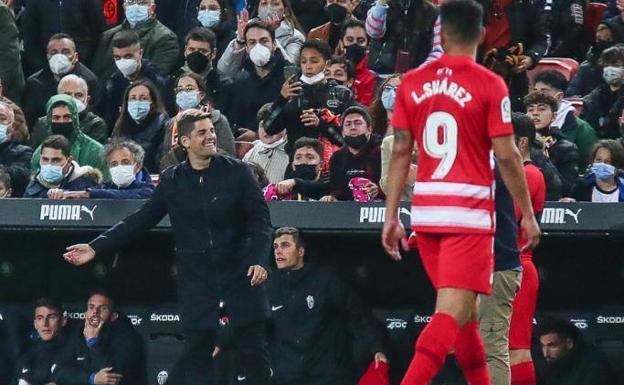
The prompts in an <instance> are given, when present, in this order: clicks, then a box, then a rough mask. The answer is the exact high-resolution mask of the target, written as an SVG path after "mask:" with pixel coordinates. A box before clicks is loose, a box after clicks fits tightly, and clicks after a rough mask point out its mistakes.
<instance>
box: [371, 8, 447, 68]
mask: <svg viewBox="0 0 624 385" xmlns="http://www.w3.org/2000/svg"><path fill="white" fill-rule="evenodd" d="M437 14H438V12H437V10H436V8H435V6H434V5H433V4H432V3H431V2H428V1H422V0H418V1H407V2H393V1H388V0H378V1H376V2H375V4H374V5H373V6H372V7H371V9H370V10H369V11H368V16H367V17H366V32H367V33H368V35H369V36H370V37H371V39H372V42H371V44H370V47H371V48H370V53H369V57H370V64H369V65H370V68H371V69H372V70H373V71H375V72H377V73H382V74H387V73H393V72H406V71H407V70H408V69H410V68H415V67H417V66H419V65H420V64H421V63H423V62H424V61H425V59H426V58H427V55H428V54H429V51H430V50H431V38H432V35H433V26H434V23H435V21H436V17H437Z"/></svg>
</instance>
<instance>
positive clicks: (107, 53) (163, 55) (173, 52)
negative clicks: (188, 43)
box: [93, 0, 180, 79]
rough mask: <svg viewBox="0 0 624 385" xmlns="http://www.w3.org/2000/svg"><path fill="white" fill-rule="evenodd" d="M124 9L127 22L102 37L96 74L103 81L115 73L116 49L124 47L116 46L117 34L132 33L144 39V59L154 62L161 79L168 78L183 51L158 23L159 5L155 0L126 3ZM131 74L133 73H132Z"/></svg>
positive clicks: (166, 29)
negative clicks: (157, 8) (157, 11)
mask: <svg viewBox="0 0 624 385" xmlns="http://www.w3.org/2000/svg"><path fill="white" fill-rule="evenodd" d="M123 6H124V10H125V14H126V20H125V21H124V22H123V23H122V24H121V25H118V26H116V27H113V28H111V29H109V30H108V31H106V32H104V33H103V34H102V39H101V40H100V44H99V46H98V48H97V51H96V52H95V59H94V60H93V72H95V73H96V74H97V75H98V76H99V77H100V78H102V79H106V78H108V77H109V76H110V75H111V74H112V72H113V70H112V69H113V68H114V66H113V59H114V58H113V56H115V52H113V51H114V49H113V48H114V47H117V48H121V47H120V46H119V45H115V44H114V43H113V40H114V39H115V35H116V34H117V33H118V32H120V31H133V32H135V33H136V34H137V35H138V36H139V37H140V39H141V47H142V52H141V54H142V55H141V56H144V57H145V58H146V59H148V60H150V61H151V62H152V63H154V65H155V67H156V69H157V71H158V73H159V74H160V75H161V76H163V77H167V76H169V74H170V73H171V72H173V70H174V68H175V65H176V63H177V61H178V54H179V52H180V48H179V46H178V37H177V36H176V35H175V34H174V33H173V32H171V30H170V29H169V28H167V27H165V26H164V25H163V24H161V22H160V21H158V20H156V3H155V2H154V0H124V5H123ZM126 46H127V45H126ZM111 52H112V54H111ZM115 61H117V59H116V58H115ZM116 64H117V63H116ZM132 73H133V71H130V73H129V74H132Z"/></svg>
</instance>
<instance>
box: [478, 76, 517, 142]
mask: <svg viewBox="0 0 624 385" xmlns="http://www.w3.org/2000/svg"><path fill="white" fill-rule="evenodd" d="M494 79H495V80H494V83H493V84H492V86H491V87H487V88H486V89H484V91H483V92H485V93H486V95H487V96H486V98H487V101H488V102H487V103H488V116H487V122H488V134H489V136H490V138H494V137H497V136H506V135H513V127H512V125H511V101H510V100H509V92H508V91H507V85H506V84H505V82H504V81H503V79H501V78H500V77H498V76H497V77H495V78H494Z"/></svg>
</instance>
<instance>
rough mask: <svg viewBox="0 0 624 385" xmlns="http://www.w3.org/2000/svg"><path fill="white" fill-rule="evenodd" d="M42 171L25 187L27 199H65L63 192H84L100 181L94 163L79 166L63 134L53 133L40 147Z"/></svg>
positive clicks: (39, 160)
mask: <svg viewBox="0 0 624 385" xmlns="http://www.w3.org/2000/svg"><path fill="white" fill-rule="evenodd" d="M39 148H40V151H41V159H39V158H38V159H37V161H38V162H40V164H39V166H40V168H41V170H40V171H39V172H37V173H36V174H35V177H34V179H33V180H32V181H31V182H30V184H29V185H28V186H27V187H26V192H25V193H24V198H50V199H62V198H63V193H64V191H81V190H85V189H87V188H88V187H93V186H95V185H97V184H98V183H100V182H101V180H102V175H101V174H100V172H99V171H97V170H96V169H94V168H93V167H91V166H82V167H81V166H80V165H79V164H78V163H77V162H76V161H75V160H74V158H73V157H72V156H71V155H70V144H69V141H68V140H67V138H65V137H64V136H62V135H51V136H49V137H48V138H47V139H46V140H44V141H43V143H42V144H41V146H40V147H39Z"/></svg>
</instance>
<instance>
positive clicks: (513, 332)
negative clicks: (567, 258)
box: [509, 259, 539, 349]
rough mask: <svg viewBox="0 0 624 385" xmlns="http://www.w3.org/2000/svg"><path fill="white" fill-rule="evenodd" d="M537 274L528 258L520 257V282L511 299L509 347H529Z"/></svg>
mask: <svg viewBox="0 0 624 385" xmlns="http://www.w3.org/2000/svg"><path fill="white" fill-rule="evenodd" d="M538 289H539V276H538V274H537V269H536V268H535V265H534V264H533V261H531V260H530V259H522V282H521V283H520V290H518V293H517V294H516V298H515V299H514V301H513V310H512V313H511V326H510V328H509V349H530V348H531V335H532V334H533V315H534V314H535V305H536V304H537V292H538Z"/></svg>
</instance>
